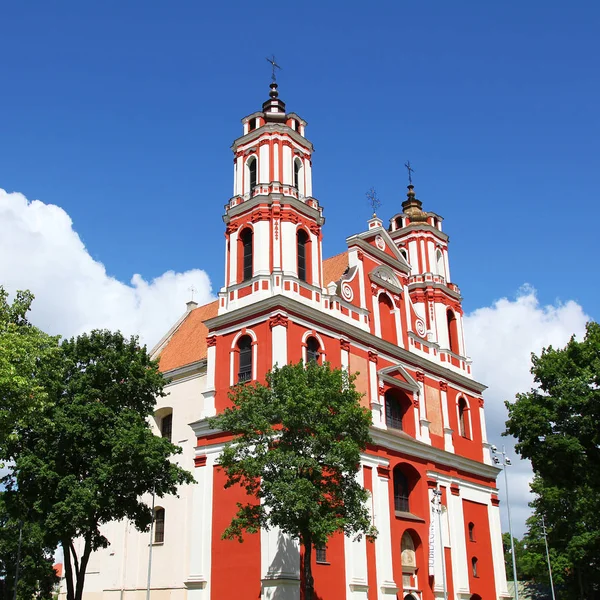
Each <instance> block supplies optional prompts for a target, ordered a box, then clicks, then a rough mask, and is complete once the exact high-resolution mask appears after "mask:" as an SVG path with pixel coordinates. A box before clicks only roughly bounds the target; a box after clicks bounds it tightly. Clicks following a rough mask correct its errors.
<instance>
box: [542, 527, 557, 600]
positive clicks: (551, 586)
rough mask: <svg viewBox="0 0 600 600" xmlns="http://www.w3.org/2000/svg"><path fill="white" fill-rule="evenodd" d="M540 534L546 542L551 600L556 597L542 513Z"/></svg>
mask: <svg viewBox="0 0 600 600" xmlns="http://www.w3.org/2000/svg"><path fill="white" fill-rule="evenodd" d="M542 534H543V536H544V543H545V544H546V558H547V559H548V574H549V575H550V588H551V589H552V600H555V599H556V596H555V595H554V581H553V579H552V564H551V563H550V550H548V535H547V534H546V522H545V521H544V515H542Z"/></svg>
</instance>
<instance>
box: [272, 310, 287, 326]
mask: <svg viewBox="0 0 600 600" xmlns="http://www.w3.org/2000/svg"><path fill="white" fill-rule="evenodd" d="M278 326H281V327H287V326H288V318H287V317H286V316H285V315H282V314H281V313H278V314H276V315H273V316H272V317H270V318H269V327H270V328H271V329H273V327H278Z"/></svg>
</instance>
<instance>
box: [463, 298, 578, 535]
mask: <svg viewBox="0 0 600 600" xmlns="http://www.w3.org/2000/svg"><path fill="white" fill-rule="evenodd" d="M588 320H589V317H588V316H587V315H586V314H585V313H584V311H583V308H582V307H581V306H580V305H579V304H577V303H576V302H573V301H569V302H566V303H561V302H559V301H557V302H556V303H555V304H553V305H549V306H542V305H540V303H539V300H538V298H537V296H536V292H535V290H534V289H533V288H531V287H530V286H524V287H523V288H522V289H521V290H520V291H519V294H518V295H517V297H516V298H515V299H514V300H509V299H507V298H502V299H501V300H498V301H496V302H494V304H492V306H489V307H485V308H479V309H477V310H475V311H473V312H472V313H470V314H468V315H466V316H465V338H466V343H467V351H468V352H469V354H470V356H471V358H472V359H473V375H474V377H475V379H477V380H478V381H481V382H482V383H484V384H486V385H487V386H489V388H488V389H487V390H486V392H485V394H484V396H485V414H486V421H487V429H488V437H489V441H490V443H492V444H495V445H496V446H498V448H501V447H502V445H503V444H504V445H506V451H507V453H508V454H509V455H510V457H511V460H512V462H513V466H512V467H509V470H508V472H507V475H508V478H509V493H510V506H511V516H512V522H513V534H514V535H518V536H519V537H520V536H521V535H522V534H523V533H524V531H525V520H526V519H527V517H528V516H529V515H530V513H531V510H530V509H529V507H528V506H527V504H528V502H529V501H530V500H531V494H530V492H529V483H530V481H531V479H532V476H533V475H532V471H531V466H530V464H529V462H528V461H522V460H519V458H518V455H516V454H515V453H514V449H513V447H514V440H513V438H505V437H501V433H502V432H503V431H504V429H505V421H506V419H507V418H508V413H507V410H506V408H505V406H504V401H505V400H510V401H513V400H514V398H515V394H517V392H526V391H528V390H529V389H531V387H532V386H533V377H532V375H531V373H530V372H529V369H530V368H531V353H532V352H534V353H536V354H539V353H540V352H541V350H542V348H544V347H547V346H549V345H553V346H555V347H561V346H564V345H565V344H566V343H567V342H568V340H569V338H570V337H571V335H573V334H575V335H577V336H578V337H579V338H581V337H583V334H584V333H585V324H586V322H587V321H588ZM498 484H499V487H500V489H501V499H502V500H504V498H505V496H504V493H505V489H504V476H503V475H502V474H500V478H499V479H498ZM501 506H502V517H503V530H506V531H508V522H507V520H506V512H505V507H506V503H505V502H504V503H503V505H501Z"/></svg>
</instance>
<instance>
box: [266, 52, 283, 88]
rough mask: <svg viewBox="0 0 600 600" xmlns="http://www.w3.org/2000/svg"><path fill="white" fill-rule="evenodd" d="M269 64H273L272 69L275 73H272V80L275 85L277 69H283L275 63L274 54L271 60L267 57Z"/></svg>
mask: <svg viewBox="0 0 600 600" xmlns="http://www.w3.org/2000/svg"><path fill="white" fill-rule="evenodd" d="M267 62H268V63H270V64H271V68H272V69H273V72H272V73H271V79H272V80H273V83H275V82H276V81H277V76H276V75H275V69H281V67H280V66H279V65H278V64H277V63H276V62H275V55H274V54H271V58H268V57H267Z"/></svg>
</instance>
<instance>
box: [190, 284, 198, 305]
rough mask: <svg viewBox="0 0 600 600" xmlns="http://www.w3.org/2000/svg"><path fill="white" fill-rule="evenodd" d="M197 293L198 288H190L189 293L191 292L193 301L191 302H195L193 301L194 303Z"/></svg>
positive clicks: (191, 286)
mask: <svg viewBox="0 0 600 600" xmlns="http://www.w3.org/2000/svg"><path fill="white" fill-rule="evenodd" d="M197 291H198V290H197V289H196V288H195V287H194V286H193V285H190V287H189V288H188V292H190V293H191V294H192V299H191V302H193V301H194V294H195V293H196V292H197Z"/></svg>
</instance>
